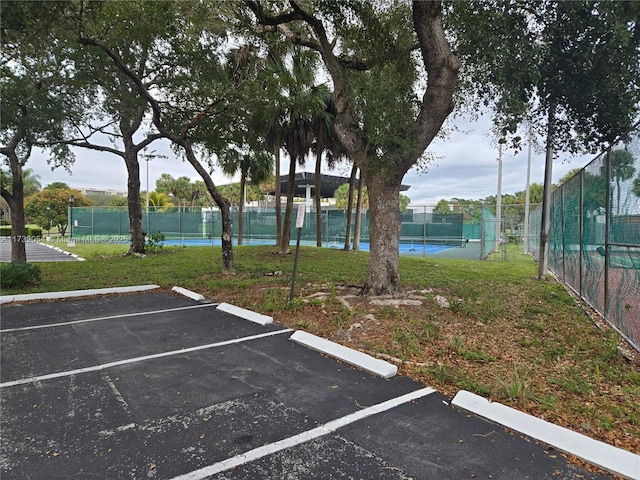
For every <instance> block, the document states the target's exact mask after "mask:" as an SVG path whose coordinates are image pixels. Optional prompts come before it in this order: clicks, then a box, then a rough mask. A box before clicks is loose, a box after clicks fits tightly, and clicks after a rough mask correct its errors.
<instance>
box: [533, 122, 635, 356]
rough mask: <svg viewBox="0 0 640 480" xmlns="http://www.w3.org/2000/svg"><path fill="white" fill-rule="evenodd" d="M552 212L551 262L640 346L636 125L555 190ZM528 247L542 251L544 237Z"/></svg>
mask: <svg viewBox="0 0 640 480" xmlns="http://www.w3.org/2000/svg"><path fill="white" fill-rule="evenodd" d="M541 220H542V211H541V209H538V210H536V211H535V212H533V213H532V215H531V219H530V221H531V224H530V227H529V229H530V231H532V232H535V231H537V232H540V225H541ZM549 220H550V221H549V224H550V236H549V255H548V264H549V269H550V270H551V271H552V272H553V273H554V274H555V275H556V276H557V277H558V278H559V279H560V280H561V281H563V282H564V283H565V284H567V285H568V286H569V287H570V288H571V289H572V290H574V291H575V292H576V293H577V294H578V295H580V297H581V298H583V299H584V300H585V301H587V302H588V303H589V304H590V305H591V306H592V307H593V308H594V309H595V310H596V311H597V312H598V313H599V314H601V315H602V316H603V317H604V318H605V320H607V322H609V323H610V324H611V325H612V326H614V327H615V328H616V329H617V330H618V331H619V332H620V333H622V334H623V335H624V336H625V337H626V338H627V339H628V340H629V341H630V342H631V343H632V344H633V346H634V347H635V348H636V349H638V350H640V128H639V126H638V125H636V127H635V128H634V130H633V131H632V132H631V133H630V134H629V135H626V136H625V137H624V138H623V139H622V140H620V141H619V142H617V143H616V144H614V145H613V146H612V147H611V148H609V149H608V150H606V151H605V152H603V153H602V154H600V155H599V156H598V157H596V158H595V159H594V160H593V161H592V162H590V163H589V164H588V165H587V166H585V167H584V168H583V169H582V170H580V172H578V173H577V174H576V175H575V176H573V177H572V178H571V179H569V180H568V181H567V182H566V183H564V184H563V185H561V186H560V187H559V188H558V189H556V190H555V191H554V192H553V196H552V202H551V215H550V218H549ZM530 248H531V251H532V253H533V255H534V257H535V258H538V257H539V253H540V242H539V237H538V238H535V237H532V241H531V245H530Z"/></svg>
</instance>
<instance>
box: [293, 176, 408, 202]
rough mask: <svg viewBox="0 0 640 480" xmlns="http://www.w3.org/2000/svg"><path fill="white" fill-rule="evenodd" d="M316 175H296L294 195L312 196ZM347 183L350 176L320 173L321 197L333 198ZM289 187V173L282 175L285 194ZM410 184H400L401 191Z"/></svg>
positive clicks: (300, 196) (406, 188) (301, 196)
mask: <svg viewBox="0 0 640 480" xmlns="http://www.w3.org/2000/svg"><path fill="white" fill-rule="evenodd" d="M315 178H316V175H315V173H313V172H298V173H296V176H295V190H294V192H293V196H294V197H299V198H310V197H311V191H312V189H313V188H314V185H315ZM345 183H347V184H348V183H349V177H340V176H337V175H327V174H321V175H320V197H321V198H333V197H335V191H336V190H337V188H338V187H339V186H340V185H342V184H345ZM288 188H289V175H280V192H281V194H282V195H283V196H284V195H286V194H287V189H288ZM409 188H410V187H409V185H400V191H406V190H409Z"/></svg>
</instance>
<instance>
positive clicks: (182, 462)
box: [0, 289, 640, 480]
mask: <svg viewBox="0 0 640 480" xmlns="http://www.w3.org/2000/svg"><path fill="white" fill-rule="evenodd" d="M194 298H195V296H194ZM10 300H14V301H13V302H12V303H5V304H4V305H3V306H2V327H1V328H2V331H1V334H2V337H1V342H2V344H1V346H2V352H1V354H2V359H1V361H2V370H1V384H0V389H1V390H0V393H1V406H2V419H1V421H2V446H1V451H0V467H1V471H0V473H1V475H0V476H1V477H2V479H3V480H7V479H57V478H65V479H68V478H73V479H95V478H100V479H143V478H155V479H185V480H186V479H190V480H196V479H266V478H273V479H342V478H345V479H346V478H353V479H462V478H478V479H480V478H482V479H501V478H502V479H583V478H586V479H596V478H607V477H608V476H607V475H604V474H598V473H593V472H592V471H590V470H591V469H585V468H582V467H578V466H576V465H575V464H573V463H571V462H569V461H568V459H567V457H568V455H564V454H563V453H562V452H561V451H559V450H558V449H557V448H556V447H553V446H550V445H548V444H544V443H542V442H538V441H535V439H533V438H531V437H529V436H527V435H525V434H522V433H518V432H517V431H514V430H512V429H509V428H505V427H504V426H502V425H500V424H498V423H494V422H492V421H490V420H488V419H486V418H483V417H481V416H479V415H476V414H474V413H472V412H470V411H467V410H465V409H464V408H460V407H459V406H456V405H452V399H450V398H448V397H445V396H443V395H441V394H439V393H438V392H436V391H434V390H433V389H431V388H429V387H428V386H425V385H422V384H418V383H416V382H414V381H412V380H410V379H408V378H406V377H402V376H398V375H393V372H391V373H389V374H388V375H387V374H385V373H384V372H389V370H388V369H387V365H385V363H386V362H382V361H380V360H375V359H366V358H365V359H364V363H362V364H357V360H358V359H361V357H359V356H358V354H357V352H354V355H355V356H354V357H353V358H355V359H356V361H355V362H353V363H355V365H350V364H349V363H347V362H349V360H348V359H347V360H346V361H344V359H343V360H337V359H336V358H334V356H333V355H331V354H328V353H327V351H322V349H321V348H317V347H315V346H314V345H316V344H313V342H314V339H313V338H311V337H312V336H307V335H305V334H304V333H302V332H293V331H292V330H290V329H286V328H283V327H281V326H278V325H275V324H273V323H270V321H269V319H268V317H264V316H262V315H256V314H254V313H253V312H246V311H242V310H241V309H234V308H230V309H229V308H228V307H229V306H228V305H223V306H221V305H216V304H212V303H207V302H206V301H198V300H194V299H192V298H189V297H187V296H184V295H180V294H178V293H175V292H167V291H160V290H158V289H150V290H147V291H140V292H133V293H127V294H123V293H121V294H116V295H89V296H85V297H73V298H67V299H57V300H46V301H25V298H15V299H10ZM221 307H223V308H221ZM229 312H231V313H229ZM294 333H295V335H294ZM307 340H310V342H311V343H310V344H306V343H305V342H306V341H307ZM318 345H319V344H318ZM310 347H311V348H310ZM337 348H338V356H339V355H340V353H342V351H341V350H340V348H339V347H337ZM318 350H321V351H318ZM389 367H390V366H389ZM380 372H383V373H380ZM385 377H389V378H385ZM621 454H622V457H621V458H622V461H623V463H625V462H632V463H631V464H627V465H623V473H624V472H633V471H634V470H635V466H636V465H635V464H634V463H633V462H635V461H636V459H640V457H638V456H635V455H631V454H627V455H625V452H621ZM637 465H638V466H640V463H638V464H637ZM624 469H626V470H624ZM626 476H627V477H630V478H634V477H633V475H632V474H628V473H627V474H626Z"/></svg>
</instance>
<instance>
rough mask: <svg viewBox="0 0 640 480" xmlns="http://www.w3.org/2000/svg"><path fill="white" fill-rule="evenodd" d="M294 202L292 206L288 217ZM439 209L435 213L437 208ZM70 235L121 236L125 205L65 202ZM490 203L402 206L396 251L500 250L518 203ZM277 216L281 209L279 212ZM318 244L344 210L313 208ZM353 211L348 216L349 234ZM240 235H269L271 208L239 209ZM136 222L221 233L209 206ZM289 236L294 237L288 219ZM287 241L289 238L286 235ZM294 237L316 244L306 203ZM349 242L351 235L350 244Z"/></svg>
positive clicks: (268, 239) (517, 239)
mask: <svg viewBox="0 0 640 480" xmlns="http://www.w3.org/2000/svg"><path fill="white" fill-rule="evenodd" d="M296 208H297V205H296V204H294V215H295V210H296ZM437 212H440V213H437ZM71 213H72V220H71V221H72V223H73V237H74V239H75V240H76V241H78V242H119V243H128V242H129V216H128V212H127V209H126V207H77V208H73V211H72V212H71ZM496 214H497V211H496V206H495V205H485V204H483V203H482V202H472V203H471V202H469V203H467V204H464V205H461V204H459V203H452V204H450V205H449V206H448V207H447V208H443V206H442V205H439V206H436V205H426V204H425V205H410V206H409V208H408V209H407V210H406V211H405V212H403V213H402V214H401V220H402V226H401V231H400V253H401V254H402V255H412V256H426V255H432V254H433V255H436V254H437V255H439V256H441V257H452V258H467V259H486V258H488V257H489V255H491V254H492V253H495V252H502V253H503V259H507V256H506V245H507V244H508V243H510V244H514V243H515V244H523V242H524V240H525V239H524V229H523V225H524V222H525V218H524V215H525V206H524V205H520V204H506V205H503V206H502V208H501V212H500V221H498V219H497V217H496ZM282 216H284V213H283V214H282ZM320 218H321V222H322V245H323V246H324V247H328V248H343V247H344V244H345V236H346V230H347V211H346V210H344V209H338V208H335V207H325V208H323V209H322V211H321V215H320ZM369 220H370V219H369V212H368V211H367V210H365V211H363V212H362V214H361V217H360V246H361V248H362V249H363V250H366V249H368V244H369ZM231 222H232V230H233V233H234V243H236V242H237V230H236V226H237V225H238V224H239V222H238V210H237V209H236V208H232V211H231ZM355 222H356V215H355V213H352V217H351V238H352V239H353V231H354V226H355ZM242 225H243V227H242V230H243V232H242V238H243V243H244V244H269V243H274V244H275V240H276V214H275V209H273V208H264V207H245V209H244V211H243V222H242ZM142 228H143V229H144V231H145V232H147V234H155V233H157V232H160V233H162V234H163V235H164V237H165V240H166V242H171V243H173V244H178V245H219V243H220V237H221V235H222V223H221V216H220V211H219V210H218V209H217V208H215V207H170V208H166V207H165V208H163V207H160V208H154V207H150V209H149V211H146V210H144V211H143V213H142ZM291 238H292V239H295V238H297V231H296V228H295V222H293V224H292V227H291ZM292 241H293V240H292ZM301 243H302V244H306V245H316V214H315V211H314V209H313V207H310V208H307V210H306V213H305V219H304V224H303V227H302V231H301ZM350 244H353V240H352V241H351V242H350Z"/></svg>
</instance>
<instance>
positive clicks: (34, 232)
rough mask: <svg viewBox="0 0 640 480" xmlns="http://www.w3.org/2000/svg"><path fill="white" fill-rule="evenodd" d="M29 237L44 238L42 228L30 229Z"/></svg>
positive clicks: (28, 229) (28, 231) (28, 230)
mask: <svg viewBox="0 0 640 480" xmlns="http://www.w3.org/2000/svg"><path fill="white" fill-rule="evenodd" d="M27 237H30V238H42V228H40V227H28V228H27Z"/></svg>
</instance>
